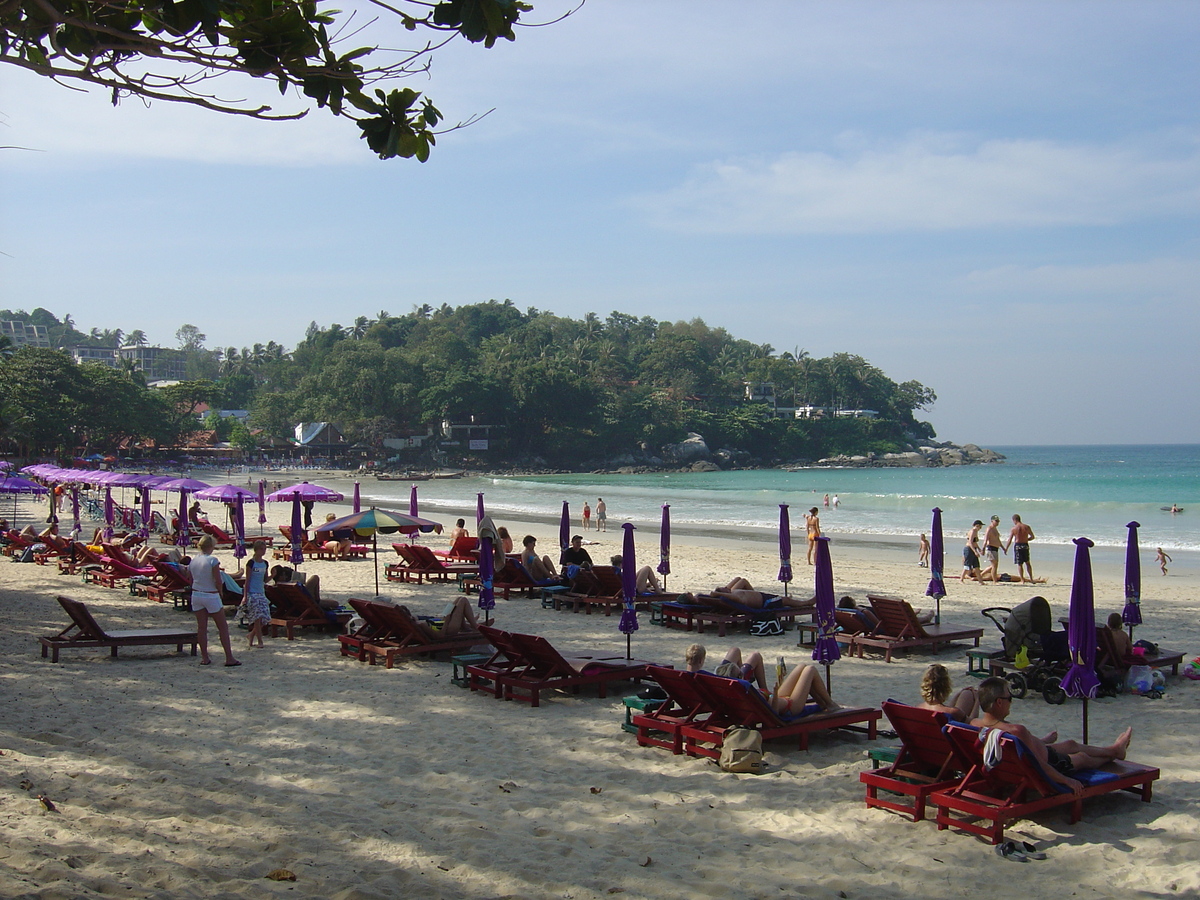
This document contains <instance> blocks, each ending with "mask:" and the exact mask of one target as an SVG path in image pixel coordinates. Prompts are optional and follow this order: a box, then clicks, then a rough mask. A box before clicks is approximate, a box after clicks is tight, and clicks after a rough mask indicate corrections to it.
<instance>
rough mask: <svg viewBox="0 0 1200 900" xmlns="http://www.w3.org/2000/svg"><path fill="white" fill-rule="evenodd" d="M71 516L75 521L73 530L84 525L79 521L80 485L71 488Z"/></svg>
mask: <svg viewBox="0 0 1200 900" xmlns="http://www.w3.org/2000/svg"><path fill="white" fill-rule="evenodd" d="M71 518H72V519H74V520H75V521H74V522H73V530H75V531H79V530H80V529H81V528H82V527H83V526H82V524H81V523H80V521H79V487H78V485H76V486H74V487H72V488H71Z"/></svg>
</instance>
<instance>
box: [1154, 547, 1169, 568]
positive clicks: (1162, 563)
mask: <svg viewBox="0 0 1200 900" xmlns="http://www.w3.org/2000/svg"><path fill="white" fill-rule="evenodd" d="M1154 561H1155V562H1156V563H1158V567H1159V568H1160V569H1162V573H1163V574H1164V575H1166V574H1167V563H1169V562H1170V561H1171V557H1170V556H1169V555H1168V554H1166V553H1164V552H1163V548H1162V547H1159V548H1158V555H1157V556H1156V557H1154Z"/></svg>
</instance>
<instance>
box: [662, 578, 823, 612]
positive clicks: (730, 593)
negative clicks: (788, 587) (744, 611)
mask: <svg viewBox="0 0 1200 900" xmlns="http://www.w3.org/2000/svg"><path fill="white" fill-rule="evenodd" d="M712 592H713V594H716V595H718V596H720V597H726V598H728V599H730V600H732V601H733V602H734V603H737V604H739V605H741V606H745V607H748V608H749V609H770V608H771V607H777V606H796V607H809V606H812V601H811V600H801V599H800V598H799V597H781V596H779V595H778V594H768V593H765V592H763V591H760V590H756V589H755V587H754V585H752V584H751V583H750V582H749V581H747V580H746V579H745V578H742V577H741V576H738V577H737V578H735V579H733V581H731V582H729V584H726V585H722V586H718V587H715V588H713V590H712ZM679 600H680V602H681V603H704V602H705V596H704V594H696V595H695V596H694V597H693V596H692V595H691V594H681V595H680V597H679ZM708 602H709V604H710V605H711V602H712V601H711V600H710V601H708Z"/></svg>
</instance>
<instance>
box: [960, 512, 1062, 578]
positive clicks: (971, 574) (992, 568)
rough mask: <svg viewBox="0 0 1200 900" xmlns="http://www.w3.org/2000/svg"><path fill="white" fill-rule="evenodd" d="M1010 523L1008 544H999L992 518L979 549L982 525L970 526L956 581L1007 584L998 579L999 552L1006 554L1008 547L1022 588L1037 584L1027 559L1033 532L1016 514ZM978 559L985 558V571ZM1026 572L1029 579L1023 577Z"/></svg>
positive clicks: (996, 518)
mask: <svg viewBox="0 0 1200 900" xmlns="http://www.w3.org/2000/svg"><path fill="white" fill-rule="evenodd" d="M1012 521H1013V526H1012V529H1011V530H1010V531H1009V533H1008V540H1007V541H1006V542H1003V543H1002V542H1001V540H1000V517H999V516H992V518H991V521H990V522H989V524H988V526H987V531H986V532H985V533H984V537H983V547H982V549H981V548H980V546H979V529H980V528H983V522H982V521H981V520H980V519H976V520H975V521H974V522H972V523H971V530H970V531H968V532H967V543H966V545H965V546H964V547H963V571H962V575H961V576H960V577H959V581H965V580H966V579H967V578H971V579H973V580H974V581H978V582H984V581H992V582H996V581H1002V580H1007V576H1001V575H1000V551H1001V550H1003V551H1004V552H1005V553H1008V550H1009V548H1010V547H1011V548H1012V550H1013V562H1014V563H1016V565H1017V578H1018V579H1019V580H1020V582H1021V584H1026V583H1028V584H1037V583H1038V580H1037V579H1035V578H1034V577H1033V563H1032V562H1031V561H1030V558H1029V542H1030V541H1032V540H1033V539H1034V534H1033V529H1032V528H1030V527H1029V526H1028V525H1026V524H1025V523H1024V522H1022V521H1021V517H1020V516H1019V515H1017V514H1016V513H1014V514H1013V517H1012ZM980 556H984V557H985V558H986V560H987V568H984V569H981V568H980V565H979V558H980ZM1027 572H1028V577H1026V573H1027ZM1042 580H1043V581H1044V580H1045V579H1042Z"/></svg>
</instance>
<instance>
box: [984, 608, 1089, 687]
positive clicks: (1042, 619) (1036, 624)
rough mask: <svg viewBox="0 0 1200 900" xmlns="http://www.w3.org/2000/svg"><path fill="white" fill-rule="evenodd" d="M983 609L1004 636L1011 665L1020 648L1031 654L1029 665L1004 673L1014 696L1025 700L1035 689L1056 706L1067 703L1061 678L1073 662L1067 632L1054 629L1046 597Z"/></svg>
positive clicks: (1008, 660) (1005, 652)
mask: <svg viewBox="0 0 1200 900" xmlns="http://www.w3.org/2000/svg"><path fill="white" fill-rule="evenodd" d="M982 612H983V615H984V616H986V617H987V618H989V619H991V620H992V622H994V623H995V625H996V627H997V628H999V629H1000V633H1001V634H1002V635H1003V636H1004V655H1005V659H1006V661H1007V662H1008V664H1009V665H1011V664H1012V663H1013V661H1014V660H1015V659H1016V655H1017V651H1018V650H1019V649H1020V648H1021V647H1024V648H1025V649H1026V651H1027V652H1028V654H1029V665H1028V666H1026V667H1025V668H1023V669H1019V670H1017V671H1015V672H1008V673H1007V674H1005V676H1004V680H1005V681H1007V682H1008V686H1009V690H1010V692H1011V693H1012V695H1013V696H1014V697H1016V698H1017V699H1022V698H1024V697H1025V695H1026V694H1027V693H1028V692H1029V691H1031V690H1033V691H1037V692H1039V693H1040V694H1041V695H1042V698H1043V699H1044V700H1045V701H1046V702H1047V703H1053V704H1054V705H1056V706H1057V705H1060V704H1062V703H1065V702H1066V699H1067V694H1066V691H1064V690H1063V689H1062V679H1063V676H1064V675H1066V674H1067V669H1068V668H1069V663H1070V649H1069V646H1068V642H1067V632H1066V631H1054V626H1053V618H1052V616H1051V615H1050V604H1049V603H1048V602H1047V601H1046V598H1045V597H1031V598H1030V599H1029V600H1026V601H1025V602H1024V603H1022V604H1020V605H1018V606H1016V607H1013V608H1012V609H1008V608H1006V607H1003V606H993V607H990V608H989V609H985V610H983V611H982Z"/></svg>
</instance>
